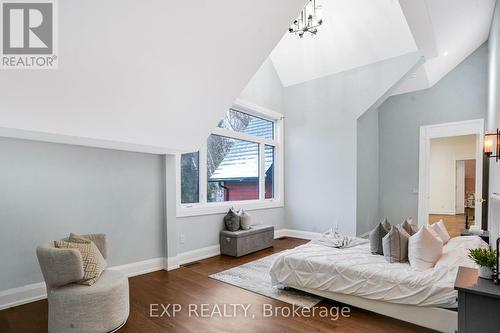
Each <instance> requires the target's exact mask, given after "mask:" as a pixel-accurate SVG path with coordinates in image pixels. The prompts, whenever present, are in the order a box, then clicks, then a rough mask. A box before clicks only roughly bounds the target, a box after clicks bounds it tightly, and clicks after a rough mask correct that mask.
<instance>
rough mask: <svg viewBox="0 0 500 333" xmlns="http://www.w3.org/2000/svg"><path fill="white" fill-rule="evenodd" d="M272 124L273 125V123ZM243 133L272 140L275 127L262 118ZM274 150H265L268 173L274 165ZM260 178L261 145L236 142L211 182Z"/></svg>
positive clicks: (250, 124) (211, 178)
mask: <svg viewBox="0 0 500 333" xmlns="http://www.w3.org/2000/svg"><path fill="white" fill-rule="evenodd" d="M271 124H272V123H271ZM242 132H243V133H246V134H250V135H255V136H259V137H265V138H272V137H273V126H272V125H271V126H270V122H269V121H267V120H262V119H260V118H253V117H252V119H251V121H250V122H249V123H248V126H247V127H246V128H245V130H244V131H242ZM273 157H274V156H273V149H265V157H264V158H265V163H266V173H267V172H268V170H269V168H270V167H271V166H272V163H273ZM258 177H259V145H258V144H257V143H254V142H248V141H242V140H235V141H234V144H233V146H232V147H231V149H230V150H229V152H228V153H227V155H226V156H225V157H224V159H223V160H222V162H221V163H220V164H219V166H218V167H217V169H215V171H214V173H213V174H212V176H211V177H210V178H209V181H224V180H240V181H242V180H243V179H247V178H258Z"/></svg>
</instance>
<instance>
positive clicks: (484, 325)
mask: <svg viewBox="0 0 500 333" xmlns="http://www.w3.org/2000/svg"><path fill="white" fill-rule="evenodd" d="M455 289H456V290H458V333H477V332H498V330H499V328H500V316H499V315H498V314H499V313H500V285H495V284H493V281H492V280H486V279H483V278H480V277H478V270H477V269H475V268H468V267H459V268H458V273H457V278H456V280H455Z"/></svg>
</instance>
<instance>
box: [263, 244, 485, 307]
mask: <svg viewBox="0 0 500 333" xmlns="http://www.w3.org/2000/svg"><path fill="white" fill-rule="evenodd" d="M477 247H487V244H486V243H485V242H484V241H482V240H481V238H480V237H478V236H463V237H454V238H452V239H450V241H449V242H448V243H447V244H446V245H445V246H444V248H443V255H442V257H441V258H440V259H439V261H438V262H437V263H436V265H435V267H434V268H430V269H427V270H424V271H417V270H415V269H412V268H411V267H410V265H409V264H408V263H392V264H391V263H388V262H387V261H386V260H385V259H384V257H383V256H381V255H373V254H371V253H370V245H369V244H367V243H365V244H361V245H358V246H354V247H351V248H345V249H338V248H332V247H328V246H324V245H319V244H314V243H312V242H311V243H308V244H305V245H301V246H299V247H296V248H294V249H291V250H287V251H284V252H282V254H281V255H279V256H278V257H277V258H276V261H275V262H274V263H273V265H272V267H271V271H270V274H271V279H272V282H273V285H282V286H288V287H292V288H293V287H297V288H308V289H315V290H321V291H330V292H335V293H342V294H349V295H355V296H361V297H365V298H369V299H373V300H379V301H386V302H392V303H401V304H410V305H417V306H433V307H446V308H454V307H456V306H457V292H456V291H455V290H454V283H455V277H456V275H457V270H458V266H467V267H476V266H475V264H474V262H472V260H470V259H469V258H468V257H467V250H468V249H470V248H477Z"/></svg>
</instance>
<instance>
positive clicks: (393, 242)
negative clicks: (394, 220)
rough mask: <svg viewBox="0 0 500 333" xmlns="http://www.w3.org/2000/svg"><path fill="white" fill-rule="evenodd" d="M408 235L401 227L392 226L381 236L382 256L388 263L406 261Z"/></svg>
mask: <svg viewBox="0 0 500 333" xmlns="http://www.w3.org/2000/svg"><path fill="white" fill-rule="evenodd" d="M409 238H410V235H409V234H408V233H407V232H406V231H405V230H404V229H403V228H402V227H401V226H393V227H391V230H389V232H388V233H387V235H385V236H384V238H382V248H383V250H384V257H385V260H387V261H388V262H390V263H393V262H405V261H408V239H409Z"/></svg>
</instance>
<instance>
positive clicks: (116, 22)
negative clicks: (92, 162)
mask: <svg viewBox="0 0 500 333" xmlns="http://www.w3.org/2000/svg"><path fill="white" fill-rule="evenodd" d="M305 2H306V0H273V1H268V0H238V1H234V0H210V1H207V0H192V1H174V0H152V1H129V0H126V1H124V0H108V1H98V0H85V1H77V0H65V1H59V2H58V7H59V8H58V12H59V13H58V18H59V31H58V33H59V38H58V43H59V54H58V58H59V68H58V69H57V70H37V71H32V70H25V71H20V70H8V71H7V70H6V71H2V72H0V135H4V136H13V137H22V138H31V139H42V140H48V141H56V142H67V143H74V144H87V145H93V146H100V147H109V148H119V149H130V150H139V151H147V152H158V153H164V152H174V151H183V150H193V149H197V148H198V146H199V144H200V143H201V142H203V141H204V140H205V139H206V137H207V135H208V133H209V132H210V130H211V129H212V128H213V127H214V126H216V124H217V122H218V121H219V120H220V118H222V116H223V115H224V113H225V112H226V110H227V108H228V107H229V106H230V105H231V103H232V102H233V101H234V100H235V99H236V98H237V97H238V95H239V93H240V92H241V91H242V90H243V88H244V87H245V85H246V84H247V82H248V81H249V80H250V78H251V77H252V75H253V74H254V73H255V72H256V71H257V70H258V69H259V67H260V65H261V64H262V63H263V62H264V60H265V59H266V58H267V57H268V55H269V53H270V52H271V50H272V49H273V48H274V46H275V45H276V43H277V42H278V41H279V40H280V38H281V37H282V36H283V34H284V33H285V32H286V31H287V29H288V26H289V24H290V22H291V21H292V20H293V19H294V18H295V17H296V16H297V14H298V13H299V12H300V10H301V9H302V7H303V5H304V4H305Z"/></svg>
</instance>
